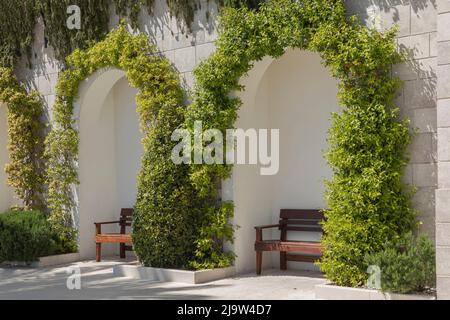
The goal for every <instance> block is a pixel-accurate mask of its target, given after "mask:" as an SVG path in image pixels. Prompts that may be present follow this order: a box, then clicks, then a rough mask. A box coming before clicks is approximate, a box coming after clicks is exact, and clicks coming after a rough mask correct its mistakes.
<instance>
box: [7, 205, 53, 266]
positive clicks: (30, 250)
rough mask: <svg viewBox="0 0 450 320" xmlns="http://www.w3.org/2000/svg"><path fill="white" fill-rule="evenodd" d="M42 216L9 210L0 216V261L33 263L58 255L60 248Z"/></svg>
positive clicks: (33, 212)
mask: <svg viewBox="0 0 450 320" xmlns="http://www.w3.org/2000/svg"><path fill="white" fill-rule="evenodd" d="M57 239H58V238H57V236H56V234H55V233H54V232H53V231H52V230H51V228H50V225H49V223H48V222H47V219H46V217H45V215H44V214H42V213H40V212H38V211H9V212H6V213H2V214H0V262H3V261H26V262H31V261H36V260H37V259H38V258H39V257H43V256H48V255H52V254H55V253H58V250H59V249H60V247H61V245H58V243H57V241H58V240H57Z"/></svg>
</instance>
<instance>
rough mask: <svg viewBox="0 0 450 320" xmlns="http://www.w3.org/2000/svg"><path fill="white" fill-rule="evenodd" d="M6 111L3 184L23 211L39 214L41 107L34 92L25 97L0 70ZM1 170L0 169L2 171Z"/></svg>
mask: <svg viewBox="0 0 450 320" xmlns="http://www.w3.org/2000/svg"><path fill="white" fill-rule="evenodd" d="M2 102H4V103H5V104H6V105H5V106H3V107H7V123H8V151H9V163H8V164H7V165H6V167H5V171H6V173H7V174H8V179H7V182H8V184H9V185H10V186H11V187H13V188H14V191H15V193H16V195H17V197H18V198H19V199H20V200H21V201H22V203H23V206H24V207H25V209H27V210H29V209H33V210H43V209H44V208H45V205H44V199H43V197H42V192H43V191H44V190H43V182H44V180H43V170H44V164H43V161H42V152H43V150H42V146H43V128H44V124H43V119H42V118H43V113H44V112H43V106H42V100H41V99H40V97H39V95H38V93H37V92H35V91H32V92H31V93H30V94H28V93H27V91H26V89H25V87H24V86H23V85H21V84H19V83H18V82H17V80H16V78H15V76H14V74H13V72H12V70H11V69H9V68H2V67H0V103H2ZM2 169H3V168H2Z"/></svg>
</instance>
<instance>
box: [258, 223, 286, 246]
mask: <svg viewBox="0 0 450 320" xmlns="http://www.w3.org/2000/svg"><path fill="white" fill-rule="evenodd" d="M279 226H280V225H279V224H269V225H265V226H257V227H255V229H256V242H258V241H262V240H263V229H269V228H278V227H279Z"/></svg>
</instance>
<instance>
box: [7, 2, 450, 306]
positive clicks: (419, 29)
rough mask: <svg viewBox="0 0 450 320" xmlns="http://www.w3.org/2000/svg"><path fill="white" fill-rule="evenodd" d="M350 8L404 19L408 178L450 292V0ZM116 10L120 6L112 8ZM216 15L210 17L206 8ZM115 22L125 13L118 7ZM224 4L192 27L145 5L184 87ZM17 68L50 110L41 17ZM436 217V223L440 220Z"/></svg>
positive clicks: (398, 71) (402, 95)
mask: <svg viewBox="0 0 450 320" xmlns="http://www.w3.org/2000/svg"><path fill="white" fill-rule="evenodd" d="M345 2H346V6H347V8H348V12H349V14H357V15H358V16H360V17H361V19H362V20H363V21H365V22H366V24H367V25H368V26H373V27H376V28H379V29H380V30H382V29H385V28H388V27H391V26H392V25H394V24H398V25H399V34H398V40H397V41H398V45H399V47H402V48H404V49H406V50H408V52H409V53H408V56H409V59H408V62H407V63H404V64H401V65H398V66H394V67H393V70H392V72H393V74H394V75H398V76H399V77H400V78H401V79H403V80H404V81H405V83H404V86H403V87H402V89H401V90H400V91H399V95H398V98H397V104H398V105H399V107H400V109H401V113H402V115H404V116H407V117H409V118H410V119H411V127H412V128H417V129H418V133H417V134H416V136H415V138H414V141H413V143H412V145H411V148H410V151H411V161H410V164H409V165H408V167H407V170H406V172H405V176H404V179H405V181H406V182H409V183H412V184H415V185H416V186H417V187H418V192H417V194H416V195H415V197H414V205H415V207H416V208H417V209H418V211H419V218H420V219H421V220H422V221H423V225H422V226H421V227H420V230H421V231H423V232H426V233H427V234H429V235H430V236H431V238H432V239H436V244H437V260H438V290H439V295H440V296H441V297H447V298H449V297H450V289H449V288H450V271H449V270H450V243H449V240H448V239H450V227H449V225H450V218H449V217H450V215H449V209H448V208H449V204H450V200H449V199H450V182H449V181H450V174H449V172H450V156H449V150H450V148H449V147H448V146H449V142H448V141H449V140H450V133H449V132H450V123H449V121H450V120H448V119H449V118H450V112H449V111H448V110H450V102H449V101H448V100H450V93H449V92H450V87H449V85H448V84H449V83H450V79H449V77H450V76H449V75H450V67H449V66H450V58H449V57H450V31H449V30H450V4H449V0H345ZM112 10H113V9H112ZM207 11H208V12H209V15H210V19H209V20H207V19H206V14H205V13H206V12H207ZM111 16H112V19H111V26H114V25H116V24H117V21H118V18H117V17H116V16H115V15H114V13H113V12H112V13H111ZM216 17H217V8H216V7H215V5H214V4H213V2H211V3H209V4H208V2H207V1H206V0H204V1H202V9H201V10H200V12H198V13H197V14H196V19H195V22H194V24H193V32H192V33H189V34H188V33H183V32H182V31H183V30H182V29H183V28H182V27H180V26H179V25H178V24H177V22H176V21H175V19H172V18H170V17H169V14H168V9H167V6H166V4H165V1H164V0H158V1H157V5H156V8H155V14H154V16H151V17H150V16H148V15H147V14H146V13H145V12H143V14H142V16H141V27H142V30H144V31H145V32H147V33H148V35H149V38H150V39H152V40H153V41H154V42H155V43H156V45H157V47H158V49H159V50H160V51H161V52H162V53H163V54H164V55H165V56H166V57H167V58H168V59H170V61H172V62H173V64H174V66H175V67H176V68H177V69H178V70H179V72H180V73H181V76H182V79H183V83H184V86H185V87H186V88H187V87H189V86H192V83H193V81H194V80H193V76H192V70H193V69H194V67H195V65H196V64H198V62H199V61H200V60H202V59H204V58H205V57H207V56H208V55H209V54H210V53H211V52H212V51H213V50H214V43H213V41H214V39H215V38H216V36H217V30H216V23H217V21H216ZM31 62H32V68H31V69H29V68H26V67H25V60H24V61H23V62H22V63H21V65H20V66H19V67H18V68H17V70H16V73H17V75H18V77H19V78H20V79H21V80H23V81H24V82H26V83H27V84H28V86H29V87H30V88H36V89H38V90H39V91H40V92H41V94H42V95H43V96H44V99H45V101H46V103H47V106H48V110H49V112H48V113H49V115H50V114H51V107H52V105H53V101H54V94H55V87H54V86H55V84H56V81H57V76H58V71H59V70H60V68H59V66H58V63H57V61H55V59H54V55H53V52H52V49H51V48H45V46H44V35H43V27H42V21H40V23H39V25H38V26H37V27H36V37H35V44H34V49H33V56H32V59H31ZM436 222H437V224H436Z"/></svg>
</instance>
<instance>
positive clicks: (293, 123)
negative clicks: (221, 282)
mask: <svg viewBox="0 0 450 320" xmlns="http://www.w3.org/2000/svg"><path fill="white" fill-rule="evenodd" d="M242 83H243V84H245V85H246V86H247V87H246V91H245V92H242V93H239V95H240V97H241V98H242V100H243V103H244V104H243V106H242V107H241V110H240V112H239V120H238V121H237V125H236V127H237V128H244V129H246V128H269V129H270V128H273V129H277V128H278V129H280V170H279V172H278V174H276V175H274V176H260V175H259V167H258V166H251V165H236V166H235V167H234V169H233V178H232V180H231V181H226V182H224V187H223V189H224V191H223V192H224V195H223V197H224V199H233V200H234V202H235V206H236V210H235V215H236V217H235V223H236V224H237V225H239V226H240V228H239V229H238V230H237V232H236V242H235V244H234V251H235V253H236V254H237V256H238V257H237V260H236V267H237V270H238V272H243V271H253V270H254V268H255V252H254V249H253V244H254V241H255V231H254V228H253V227H254V226H256V225H264V224H272V223H278V217H279V212H280V209H282V208H287V209H289V208H291V209H317V208H323V207H324V206H325V204H324V200H323V193H324V186H323V180H324V178H327V177H330V175H331V170H330V168H329V167H328V165H327V163H326V161H325V159H324V158H323V150H324V149H326V136H327V131H328V128H329V125H330V117H331V112H333V111H336V110H338V107H339V104H338V101H337V80H335V79H333V78H332V77H331V76H330V74H329V72H328V70H327V69H326V68H325V67H324V66H322V65H321V60H320V57H319V55H318V54H315V53H310V52H305V51H300V50H288V51H287V52H286V53H285V54H284V55H283V56H282V57H281V58H279V59H277V60H276V61H273V59H270V58H265V59H263V60H262V61H260V62H258V63H256V64H255V66H254V68H253V69H252V70H251V72H250V73H249V75H248V76H247V77H246V78H244V79H242ZM264 236H265V237H266V238H271V237H272V238H274V239H277V238H278V239H279V232H278V231H274V232H273V233H272V234H271V233H270V231H269V232H267V233H265V235H264ZM289 236H290V237H291V239H304V240H308V239H309V240H312V239H315V240H316V239H319V238H320V235H319V234H311V233H299V232H297V233H292V234H289V235H288V238H289ZM271 256H272V257H271ZM263 262H264V265H265V267H274V268H278V267H279V254H278V253H273V254H271V253H265V254H264V258H263ZM288 267H289V268H296V267H299V268H308V269H309V268H311V267H313V266H312V265H311V264H305V263H298V262H289V265H288Z"/></svg>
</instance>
